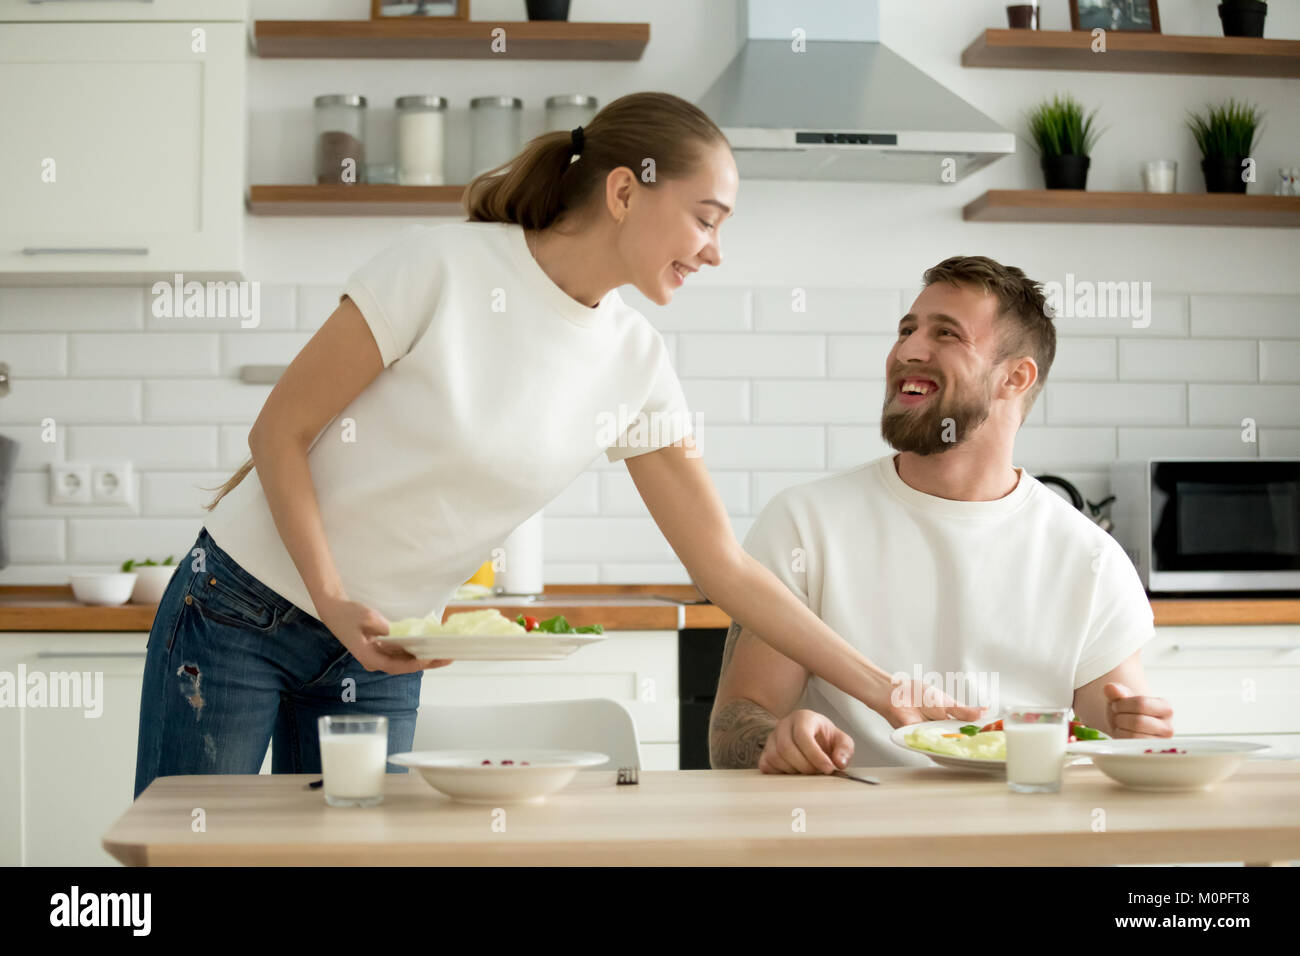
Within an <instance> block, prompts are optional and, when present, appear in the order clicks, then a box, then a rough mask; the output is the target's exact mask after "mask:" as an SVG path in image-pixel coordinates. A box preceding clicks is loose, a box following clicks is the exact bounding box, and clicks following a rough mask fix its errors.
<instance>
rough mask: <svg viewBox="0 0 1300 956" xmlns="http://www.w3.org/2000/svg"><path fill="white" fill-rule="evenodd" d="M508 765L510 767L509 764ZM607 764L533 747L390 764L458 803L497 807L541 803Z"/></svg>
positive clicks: (599, 757) (413, 757)
mask: <svg viewBox="0 0 1300 956" xmlns="http://www.w3.org/2000/svg"><path fill="white" fill-rule="evenodd" d="M506 760H509V761H511V763H510V764H504V763H503V761H506ZM608 760H609V755H608V754H598V753H592V752H590V751H585V750H538V749H535V748H529V747H518V748H515V749H512V750H502V749H495V748H494V749H491V750H488V749H483V750H421V751H413V752H410V753H401V754H392V755H391V756H389V758H388V762H389V763H394V764H397V765H398V766H399V767H410V768H412V769H413V770H417V771H419V773H420V776H422V777H423V778H424V780H425V782H426V783H427V784H428V785H429V786H431V787H433V789H435V790H438V791H440V792H441V793H444V794H446V795H447V796H449V797H451V799H453V800H459V801H460V802H461V803H484V804H493V805H499V804H503V803H541V802H542V801H544V800H545V799H546V797H547V795H549V794H552V793H555V792H556V791H557V790H560V789H562V788H564V787H565V786H567V785H568V783H569V781H570V780H572V779H573V775H574V774H576V773H577V772H578V771H579V770H581V769H582V768H583V767H595V766H598V765H600V764H603V763H605V762H606V761H608ZM484 761H489V762H488V763H486V764H485V763H484ZM525 761H527V763H526V764H525Z"/></svg>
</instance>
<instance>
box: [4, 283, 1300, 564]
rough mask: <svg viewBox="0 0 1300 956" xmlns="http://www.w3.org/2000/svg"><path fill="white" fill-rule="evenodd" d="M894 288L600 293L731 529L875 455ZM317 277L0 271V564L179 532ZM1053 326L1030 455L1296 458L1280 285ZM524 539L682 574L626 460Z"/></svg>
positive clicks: (284, 355)
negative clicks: (693, 422)
mask: <svg viewBox="0 0 1300 956" xmlns="http://www.w3.org/2000/svg"><path fill="white" fill-rule="evenodd" d="M915 291H916V290H902V291H900V290H896V289H883V290H882V289H853V288H844V287H825V288H821V287H819V288H807V289H787V288H769V287H755V288H726V287H710V288H698V289H683V290H682V291H680V292H679V293H678V294H677V296H676V297H675V299H674V301H673V303H672V304H671V305H669V306H666V307H660V306H657V305H655V304H653V303H651V302H649V301H647V300H645V299H644V298H642V297H641V296H640V295H639V294H638V293H636V292H635V291H634V290H631V289H624V290H620V292H621V294H622V295H623V297H624V298H625V299H626V300H627V301H628V302H629V304H631V305H632V306H633V307H634V308H637V309H640V310H641V311H642V312H643V313H644V314H645V315H646V316H647V318H649V319H650V321H652V322H653V323H654V324H655V326H656V327H657V328H659V329H660V330H661V331H662V332H663V333H664V339H665V342H666V343H667V345H668V348H669V354H670V356H672V357H673V361H674V364H675V367H676V368H677V371H678V374H679V376H680V377H681V380H682V386H683V389H684V391H685V392H686V395H687V398H688V400H689V402H690V404H691V410H692V411H693V412H696V413H698V414H699V419H698V422H699V428H698V431H699V445H700V449H701V451H702V453H703V456H704V461H705V463H706V464H707V465H708V466H709V469H710V472H711V473H712V475H713V478H714V482H715V484H716V485H717V489H718V494H719V497H720V499H721V501H722V503H723V506H724V507H725V509H726V512H727V515H728V517H729V520H730V522H731V525H732V528H733V530H734V531H735V533H736V535H737V537H739V538H741V539H743V538H744V535H745V533H746V532H747V531H748V530H749V527H750V525H751V524H752V523H753V519H754V517H755V516H756V515H757V514H758V513H759V512H760V511H761V510H762V508H763V507H764V506H765V505H766V504H767V503H768V502H769V501H770V500H771V499H772V497H773V496H774V495H775V494H777V493H778V492H779V491H781V490H782V489H784V488H788V487H790V486H792V485H796V484H802V483H805V482H808V481H814V480H817V479H819V478H822V477H824V476H826V475H829V474H833V473H835V472H838V471H843V470H845V469H848V468H853V467H855V466H857V465H859V464H861V463H863V462H865V461H868V460H870V459H872V458H875V457H878V456H880V455H883V454H887V453H888V451H889V448H888V446H886V445H885V443H884V442H883V440H882V439H881V437H880V432H879V416H880V407H881V401H882V398H883V379H884V361H885V356H886V354H887V353H888V351H889V348H890V347H891V345H892V344H893V341H894V330H895V328H896V326H897V322H898V318H899V316H900V312H901V310H902V308H903V307H904V306H905V305H906V304H908V303H910V301H911V299H912V297H913V296H914V295H915ZM338 294H339V289H338V288H337V287H336V286H330V285H304V286H293V285H263V286H262V287H261V300H260V321H259V323H258V325H257V327H256V328H241V327H240V324H239V320H238V318H230V319H214V320H196V319H185V320H179V319H168V318H164V317H155V316H153V315H151V314H150V312H149V307H148V297H147V295H146V294H145V292H144V291H143V290H140V289H123V288H44V287H41V288H35V287H33V288H25V287H6V288H0V335H2V336H3V349H0V360H2V361H5V362H7V363H8V364H9V366H10V372H11V376H12V380H13V387H12V390H11V391H10V393H9V395H7V396H5V398H4V399H3V400H0V434H4V435H7V436H8V437H11V438H13V439H15V440H16V441H18V442H19V444H20V449H19V455H18V460H17V468H16V471H15V474H14V476H13V482H12V485H11V489H10V500H9V507H8V514H9V548H10V553H11V563H10V565H9V567H8V568H6V569H4V570H3V571H0V582H4V583H19V582H28V583H64V582H66V580H67V576H68V574H69V573H73V572H76V571H83V570H108V569H111V568H112V567H115V566H116V565H117V564H119V563H120V562H121V561H122V560H123V558H124V557H127V556H135V557H145V556H154V557H157V558H161V557H164V556H166V555H167V554H175V553H178V552H179V551H180V550H181V549H182V548H184V547H185V546H187V545H188V544H189V543H190V542H191V541H192V539H193V537H194V534H195V533H196V532H197V530H198V527H199V525H200V523H201V522H202V518H203V514H204V512H203V511H202V510H201V507H200V505H201V503H202V502H206V501H208V500H209V499H210V498H211V496H212V494H213V492H212V491H211V490H207V489H210V488H211V487H213V486H216V485H218V484H220V483H221V482H222V481H224V480H225V478H226V477H228V476H229V474H230V473H231V471H232V470H233V469H234V468H235V467H237V466H238V465H239V464H240V463H242V462H243V461H244V460H245V459H246V458H247V456H248V444H247V437H248V429H249V427H250V426H251V424H252V422H253V420H254V419H255V418H256V417H257V413H258V412H259V410H260V409H261V407H262V403H263V402H264V401H265V400H266V396H267V395H268V394H269V393H270V390H271V386H269V385H244V384H242V383H240V382H239V380H238V375H239V368H240V366H242V365H245V364H252V365H263V364H285V363H287V362H289V361H290V360H291V359H292V358H293V356H294V355H295V354H296V353H297V352H298V350H299V349H301V348H302V346H303V345H304V344H305V343H306V342H307V340H308V339H309V338H310V337H311V334H312V332H313V331H314V330H315V329H317V328H319V327H320V325H321V324H322V323H323V322H324V320H325V319H326V318H327V317H328V315H329V314H330V313H331V312H332V311H333V309H334V308H335V306H336V305H337V302H338ZM1057 327H1058V331H1059V333H1060V337H1059V340H1058V348H1057V358H1056V362H1055V364H1054V367H1053V368H1052V370H1051V375H1050V377H1049V381H1048V385H1047V387H1046V389H1045V390H1044V392H1043V394H1042V395H1040V396H1039V399H1038V401H1037V403H1036V404H1035V406H1034V409H1033V411H1032V412H1031V414H1030V416H1029V419H1028V421H1027V422H1026V424H1025V426H1024V428H1023V430H1022V431H1021V433H1020V434H1019V436H1018V438H1017V445H1016V448H1017V454H1016V460H1017V464H1021V465H1024V466H1025V467H1026V468H1028V469H1029V470H1030V471H1031V472H1033V473H1042V472H1049V471H1050V472H1052V473H1055V474H1059V475H1062V476H1064V477H1066V478H1068V479H1069V480H1071V481H1073V482H1075V483H1076V484H1077V485H1079V487H1080V489H1081V490H1082V491H1083V493H1084V494H1085V496H1087V497H1088V498H1090V499H1091V500H1099V499H1100V498H1102V497H1104V496H1105V495H1106V494H1108V493H1109V475H1108V469H1109V466H1110V463H1111V462H1112V461H1114V460H1116V459H1117V458H1130V457H1143V456H1149V455H1183V456H1188V455H1210V456H1218V457H1248V458H1253V457H1267V456H1300V296H1287V295H1260V296H1251V295H1218V294H1216V295H1200V294H1170V293H1167V292H1166V293H1159V294H1156V295H1155V296H1154V302H1153V309H1152V315H1151V322H1150V324H1149V325H1148V326H1147V327H1146V328H1139V327H1134V323H1133V322H1132V321H1130V320H1123V321H1121V320H1116V319H1083V318H1078V317H1072V316H1063V317H1061V318H1058V320H1057ZM51 438H52V439H53V440H50V439H51ZM1251 438H1253V439H1254V440H1253V441H1252V440H1250V439H1251ZM122 459H126V460H130V461H131V462H132V464H133V466H134V469H135V475H134V491H135V496H134V504H133V505H132V507H131V508H130V509H129V510H122V509H119V508H114V507H111V506H95V507H86V508H82V507H77V506H66V505H63V506H55V505H51V504H49V493H48V483H49V479H48V467H49V465H50V464H51V463H56V462H63V461H101V460H102V461H113V460H122ZM545 536H546V566H545V568H546V576H547V579H548V580H550V581H554V582H556V583H576V584H595V583H631V582H636V583H642V582H651V583H655V582H657V583H685V582H688V581H689V580H690V579H689V576H688V575H687V573H686V571H685V569H684V568H682V566H681V564H680V563H679V562H678V561H677V560H676V557H675V555H674V554H673V552H672V549H671V548H670V547H669V546H668V544H667V542H666V541H665V540H664V538H663V535H662V533H661V532H660V531H659V529H658V527H657V525H656V524H655V522H654V519H653V518H652V517H651V516H650V514H649V512H648V511H647V509H646V507H645V505H644V503H643V502H642V501H641V498H640V496H639V495H638V493H637V491H636V488H635V486H634V484H633V482H632V480H631V477H630V475H629V474H628V472H627V470H626V468H625V466H624V465H623V464H621V463H615V464H611V463H609V462H606V461H605V460H604V458H603V456H602V457H601V458H599V459H597V461H596V462H595V463H594V464H593V465H592V467H591V468H590V469H589V470H588V471H587V472H586V473H584V474H582V475H580V476H578V477H577V479H576V480H575V481H574V482H573V483H572V485H570V486H569V487H568V488H567V489H565V490H564V491H563V492H562V493H561V494H560V495H559V496H558V497H557V498H556V499H555V500H554V501H553V502H552V503H551V504H550V505H549V506H548V507H547V509H546V520H545ZM485 557H486V556H485Z"/></svg>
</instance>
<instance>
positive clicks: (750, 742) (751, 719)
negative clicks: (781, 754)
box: [709, 697, 777, 770]
mask: <svg viewBox="0 0 1300 956" xmlns="http://www.w3.org/2000/svg"><path fill="white" fill-rule="evenodd" d="M776 724H777V719H776V717H774V716H773V715H772V714H771V713H769V712H768V711H767V710H765V709H764V708H762V707H760V706H759V705H758V704H756V703H754V702H753V701H752V700H748V699H746V698H744V697H737V698H736V699H735V700H733V701H730V702H729V703H727V704H726V705H725V706H723V707H721V708H719V709H717V710H715V711H714V712H713V719H712V720H710V721H709V763H710V764H711V765H712V767H713V769H714V770H745V769H750V768H753V767H757V766H758V758H759V757H761V756H762V754H763V747H764V746H765V745H766V744H767V737H768V734H770V733H771V732H772V729H773V728H774V727H776Z"/></svg>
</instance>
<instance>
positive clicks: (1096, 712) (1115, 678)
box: [1074, 651, 1174, 737]
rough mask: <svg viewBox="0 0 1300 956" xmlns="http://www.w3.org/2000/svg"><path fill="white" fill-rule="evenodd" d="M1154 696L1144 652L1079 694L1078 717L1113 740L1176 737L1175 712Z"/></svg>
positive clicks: (1077, 703) (1078, 691)
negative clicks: (1148, 684) (1116, 738)
mask: <svg viewBox="0 0 1300 956" xmlns="http://www.w3.org/2000/svg"><path fill="white" fill-rule="evenodd" d="M1108 687H1109V688H1110V689H1109V690H1108V689H1107V688H1108ZM1150 693H1151V692H1150V689H1149V688H1148V686H1147V678H1146V673H1145V672H1144V671H1143V670H1142V652H1141V651H1134V652H1133V653H1132V654H1131V655H1130V656H1129V657H1128V658H1126V659H1125V660H1124V661H1123V662H1121V663H1120V664H1119V666H1118V667H1115V668H1112V669H1111V670H1109V671H1107V672H1106V673H1105V674H1102V675H1101V676H1100V677H1098V678H1097V679H1096V680H1094V681H1090V682H1089V683H1087V684H1084V685H1083V686H1082V687H1080V688H1078V689H1076V690H1075V692H1074V713H1075V715H1076V716H1077V717H1078V718H1079V720H1082V721H1083V722H1084V723H1085V724H1087V725H1088V726H1089V727H1093V728H1095V729H1097V730H1100V731H1103V732H1104V733H1106V734H1108V735H1109V736H1111V737H1172V736H1173V733H1174V725H1173V716H1174V709H1173V708H1172V707H1170V706H1169V702H1168V701H1167V700H1164V699H1163V698H1160V697H1152V696H1150Z"/></svg>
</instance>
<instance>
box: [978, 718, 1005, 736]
mask: <svg viewBox="0 0 1300 956" xmlns="http://www.w3.org/2000/svg"><path fill="white" fill-rule="evenodd" d="M1001 729H1002V721H1000V720H995V721H993V723H991V724H985V725H984V726H983V727H981V728H980V733H982V734H984V733H988V732H989V731H990V730H1001Z"/></svg>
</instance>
